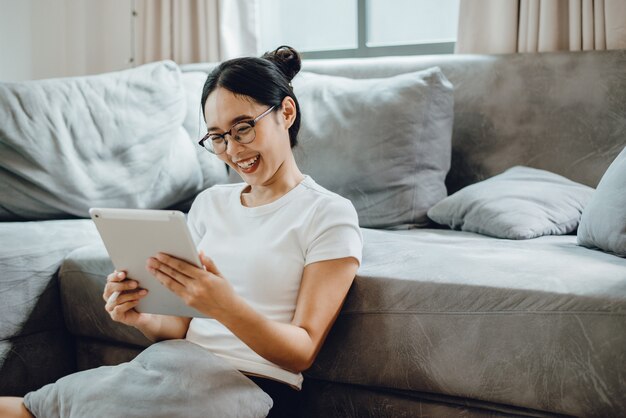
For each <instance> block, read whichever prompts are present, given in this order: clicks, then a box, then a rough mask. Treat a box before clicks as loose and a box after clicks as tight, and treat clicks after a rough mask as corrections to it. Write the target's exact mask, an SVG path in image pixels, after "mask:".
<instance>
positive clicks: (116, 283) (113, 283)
mask: <svg viewBox="0 0 626 418" xmlns="http://www.w3.org/2000/svg"><path fill="white" fill-rule="evenodd" d="M120 280H121V281H120ZM138 287H139V283H138V282H137V281H135V280H131V279H127V278H126V272H119V273H118V272H113V273H111V274H109V275H108V276H107V284H106V285H105V286H104V292H103V293H102V298H103V299H104V300H105V301H107V302H108V300H109V299H110V298H111V296H112V295H113V294H114V293H115V292H118V293H122V292H124V291H127V290H134V289H137V288H138Z"/></svg>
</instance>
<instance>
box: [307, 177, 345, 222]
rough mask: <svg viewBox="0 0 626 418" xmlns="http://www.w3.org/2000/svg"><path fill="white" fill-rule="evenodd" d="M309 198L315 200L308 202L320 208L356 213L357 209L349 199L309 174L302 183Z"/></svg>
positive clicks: (325, 210)
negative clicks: (321, 183) (316, 180)
mask: <svg viewBox="0 0 626 418" xmlns="http://www.w3.org/2000/svg"><path fill="white" fill-rule="evenodd" d="M302 185H303V187H304V189H305V190H306V194H307V195H308V198H309V199H310V200H312V201H313V202H307V204H311V205H313V206H317V207H318V208H319V209H320V210H322V211H324V212H327V211H330V212H337V211H341V212H344V213H349V214H355V215H356V209H355V208H354V205H353V204H352V202H351V201H350V200H349V199H346V198H345V197H343V196H341V195H340V194H337V193H335V192H332V191H330V190H328V189H326V188H325V187H323V186H321V185H319V184H318V183H317V182H315V180H313V179H312V178H311V177H309V176H307V177H306V178H305V180H304V181H303V183H302Z"/></svg>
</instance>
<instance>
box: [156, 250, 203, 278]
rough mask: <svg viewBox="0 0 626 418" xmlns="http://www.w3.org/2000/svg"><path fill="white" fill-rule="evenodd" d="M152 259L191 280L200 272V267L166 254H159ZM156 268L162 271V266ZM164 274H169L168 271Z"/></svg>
mask: <svg viewBox="0 0 626 418" xmlns="http://www.w3.org/2000/svg"><path fill="white" fill-rule="evenodd" d="M151 259H154V260H156V262H157V263H159V264H160V265H166V266H168V267H170V268H171V269H173V270H175V271H177V272H179V273H181V274H183V275H185V276H187V277H189V278H193V276H194V274H196V272H197V270H198V267H196V266H194V265H192V264H189V263H188V262H186V261H184V260H181V259H180V258H176V257H172V256H171V255H168V254H164V253H158V254H157V255H156V256H154V257H152V258H151ZM156 268H159V269H160V270H161V268H160V266H158V267H156ZM164 272H165V273H167V272H166V271H164ZM172 277H173V276H172Z"/></svg>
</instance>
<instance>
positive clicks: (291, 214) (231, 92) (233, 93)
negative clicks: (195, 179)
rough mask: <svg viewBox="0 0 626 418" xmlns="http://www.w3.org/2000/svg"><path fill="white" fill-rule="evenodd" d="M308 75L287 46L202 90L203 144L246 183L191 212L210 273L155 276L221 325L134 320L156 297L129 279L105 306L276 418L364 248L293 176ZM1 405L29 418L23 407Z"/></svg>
mask: <svg viewBox="0 0 626 418" xmlns="http://www.w3.org/2000/svg"><path fill="white" fill-rule="evenodd" d="M299 70H300V58H299V56H298V53H297V52H296V51H295V50H293V49H292V48H290V47H280V48H278V49H277V50H275V51H273V52H271V53H266V54H265V55H264V56H263V57H262V58H238V59H233V60H230V61H226V62H224V63H222V64H221V65H219V66H218V67H217V68H216V69H215V70H214V71H213V72H212V73H211V74H210V75H209V77H208V78H207V81H206V83H205V85H204V89H203V93H202V109H203V110H204V117H205V121H206V123H207V127H208V133H207V134H206V135H205V136H204V137H203V138H202V140H201V141H200V144H201V145H202V146H204V147H205V148H207V149H208V150H209V151H211V152H213V153H214V154H216V155H217V156H218V157H219V158H220V159H221V160H222V161H224V162H225V163H226V164H228V166H229V167H230V168H231V169H232V170H235V171H236V172H237V173H238V174H239V175H240V176H241V177H242V179H243V180H244V182H245V183H241V184H229V185H218V186H214V187H212V188H210V189H208V190H205V191H204V192H203V193H201V194H200V195H198V197H197V198H196V200H195V201H194V204H193V205H192V208H191V210H190V212H189V219H188V225H189V228H190V230H191V232H192V236H193V238H194V240H195V242H196V245H197V247H198V249H199V250H200V254H201V260H202V263H203V265H204V269H200V268H197V267H194V266H192V265H190V264H188V263H185V262H184V261H181V260H178V259H175V258H172V257H170V256H167V255H165V254H158V255H156V256H155V257H153V258H151V259H149V260H148V261H147V264H146V268H147V269H148V270H149V271H150V272H151V273H152V274H153V275H154V277H156V279H158V280H159V281H160V282H161V283H162V284H163V285H164V286H166V287H167V288H168V289H170V290H171V291H172V292H174V293H176V294H177V295H178V296H180V297H181V298H182V299H183V300H184V301H185V302H186V303H187V304H188V305H190V306H192V307H194V308H196V309H197V310H199V311H201V312H203V313H205V314H207V315H208V316H209V317H210V318H212V319H201V318H195V319H190V318H179V317H171V316H163V315H152V314H146V313H139V312H137V311H136V310H135V309H134V308H135V306H137V304H138V303H139V300H140V299H141V298H143V297H145V296H146V294H147V292H146V291H145V290H143V289H139V288H138V285H137V282H135V281H133V280H132V279H130V278H126V276H125V273H124V272H114V273H112V274H111V275H109V276H108V277H107V284H106V287H105V290H104V294H103V297H104V299H105V300H107V301H109V299H110V298H111V295H112V294H113V293H114V292H121V295H120V296H119V297H117V299H116V300H114V301H113V300H111V301H109V302H107V304H106V310H107V311H108V312H109V314H110V316H111V318H112V319H113V320H115V321H118V322H121V323H124V324H127V325H131V326H134V327H136V328H137V329H139V330H140V331H141V332H142V333H143V334H145V335H146V336H147V337H148V338H150V339H151V340H153V341H162V340H168V339H183V338H185V339H187V340H188V341H191V342H194V343H196V344H198V345H201V346H203V347H205V348H207V349H208V350H209V351H211V352H212V353H214V354H216V355H217V356H220V357H222V358H223V359H226V360H227V361H228V362H230V363H232V364H233V365H234V366H235V367H236V368H237V369H238V370H240V371H241V372H243V373H244V374H246V375H248V376H249V377H250V378H251V379H252V380H253V381H254V382H255V383H256V384H257V385H258V386H260V387H261V388H262V389H263V390H264V391H265V392H267V393H268V394H269V395H270V396H271V397H272V398H273V400H274V407H273V408H272V410H271V411H270V416H293V415H294V411H295V410H296V409H295V408H296V406H297V402H298V393H299V389H300V388H301V385H302V375H301V372H302V371H303V370H306V369H307V368H308V367H310V366H311V364H312V363H313V361H314V360H315V357H316V355H317V353H318V352H319V350H320V348H321V346H322V343H323V341H324V339H325V337H326V335H327V333H328V331H329V329H330V327H331V325H332V323H333V322H334V320H335V318H336V317H337V315H338V313H339V310H340V308H341V305H342V303H343V301H344V299H345V296H346V294H347V292H348V289H349V288H350V285H351V284H352V281H353V279H354V277H355V274H356V271H357V269H358V266H359V263H360V257H361V248H362V238H361V234H360V231H359V228H358V219H357V215H356V212H355V210H354V207H353V206H352V204H351V203H350V202H349V201H348V200H346V199H344V198H342V197H340V196H338V195H336V194H334V193H331V192H329V191H327V190H325V189H324V188H322V187H321V186H319V185H317V184H316V183H315V182H314V181H313V180H312V179H311V178H310V177H308V176H305V175H303V174H302V173H301V172H300V170H299V169H298V167H297V165H296V162H295V159H294V156H293V153H292V150H291V149H292V148H293V147H294V146H295V145H296V143H297V139H296V138H297V134H298V130H299V127H300V109H299V105H298V101H297V99H296V96H295V95H294V92H293V90H292V88H291V79H292V78H293V77H294V76H295V75H296V74H297V73H298V71H299ZM205 254H207V255H208V256H207V255H205ZM118 367H119V366H118ZM35 393H36V392H35ZM26 404H27V405H26V406H28V401H27V402H26ZM3 406H4V408H5V410H9V408H12V409H11V410H12V411H13V413H14V414H15V416H30V414H29V412H28V410H27V408H26V407H25V406H24V404H23V402H22V399H21V398H12V399H9V400H7V399H4V400H2V401H1V402H0V412H2V411H3V409H2V408H3ZM20 414H21V415H20Z"/></svg>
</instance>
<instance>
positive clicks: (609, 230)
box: [577, 148, 626, 257]
mask: <svg viewBox="0 0 626 418" xmlns="http://www.w3.org/2000/svg"><path fill="white" fill-rule="evenodd" d="M577 239H578V244H579V245H582V246H585V247H589V248H599V249H601V250H603V251H607V252H610V253H614V254H616V255H619V256H622V257H626V148H624V149H623V150H622V152H620V154H619V155H618V156H617V158H615V161H613V162H612V163H611V165H610V166H609V168H608V169H607V170H606V173H604V175H603V176H602V179H601V180H600V183H599V184H598V188H597V189H596V191H595V192H594V193H593V196H591V200H590V201H589V203H588V204H587V206H586V207H585V210H584V211H583V215H582V218H581V220H580V226H579V227H578V237H577Z"/></svg>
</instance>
